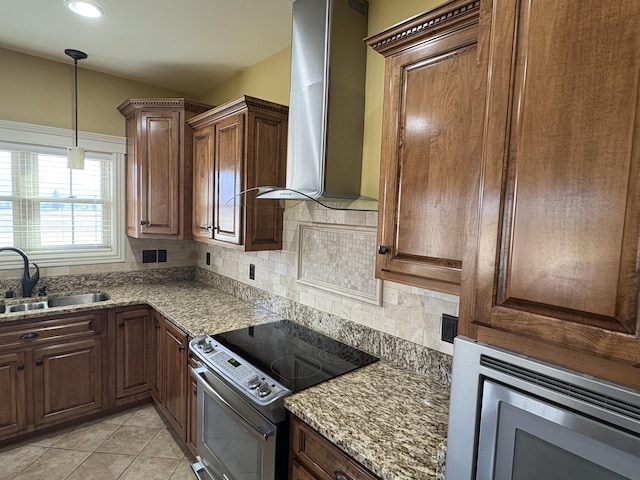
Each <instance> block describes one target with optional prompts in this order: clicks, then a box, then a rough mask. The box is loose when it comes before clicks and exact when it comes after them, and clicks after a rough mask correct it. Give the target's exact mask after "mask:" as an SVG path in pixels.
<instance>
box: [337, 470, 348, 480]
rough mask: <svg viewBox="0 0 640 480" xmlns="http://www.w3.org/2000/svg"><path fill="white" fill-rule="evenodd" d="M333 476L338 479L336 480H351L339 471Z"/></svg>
mask: <svg viewBox="0 0 640 480" xmlns="http://www.w3.org/2000/svg"><path fill="white" fill-rule="evenodd" d="M333 474H334V475H335V477H336V480H349V477H347V476H346V475H345V474H344V473H343V472H340V471H337V472H333Z"/></svg>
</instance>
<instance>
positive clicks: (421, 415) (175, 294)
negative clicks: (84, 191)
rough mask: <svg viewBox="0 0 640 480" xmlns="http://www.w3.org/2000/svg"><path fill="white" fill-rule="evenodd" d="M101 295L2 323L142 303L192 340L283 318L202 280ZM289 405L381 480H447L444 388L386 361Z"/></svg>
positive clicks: (288, 401)
mask: <svg viewBox="0 0 640 480" xmlns="http://www.w3.org/2000/svg"><path fill="white" fill-rule="evenodd" d="M100 291H102V292H104V293H106V294H107V295H109V300H107V301H104V302H100V303H96V304H89V305H78V306H72V307H56V308H50V309H45V310H33V311H30V312H16V313H10V314H4V315H0V325H1V324H2V323H5V322H10V321H20V320H32V319H35V318H38V317H42V316H49V315H51V314H55V313H72V312H82V311H91V310H97V309H102V308H112V307H123V306H129V305H140V304H148V305H150V306H151V307H153V308H154V309H156V310H157V311H158V312H160V313H161V314H162V315H164V316H165V317H166V318H167V319H168V320H169V321H171V322H173V323H175V324H176V325H177V326H178V327H180V328H181V329H182V330H183V331H185V333H187V334H188V335H190V336H191V337H195V336H198V335H204V334H212V333H219V332H224V331H229V330H234V329H237V328H242V327H247V326H250V325H255V324H258V323H264V322H271V321H276V320H280V319H281V318H282V317H281V316H280V315H277V314H275V313H273V312H270V311H268V310H266V309H263V308H259V307H254V306H253V305H252V304H251V303H248V302H245V301H243V300H240V299H238V298H236V297H234V296H232V295H230V294H227V293H224V292H221V291H219V290H216V289H215V288H213V287H211V286H209V285H206V284H204V283H199V282H172V283H159V284H149V285H145V284H129V285H123V286H117V287H107V288H102V289H100ZM74 293H78V292H74ZM82 293H85V292H82ZM23 300H24V299H23ZM34 300H35V299H34ZM285 406H286V407H287V409H289V410H290V411H291V412H292V413H293V414H295V415H297V416H298V417H300V418H301V419H302V420H303V421H305V422H306V423H307V424H309V425H310V426H311V427H312V428H314V429H315V430H317V431H318V432H320V434H322V435H323V436H324V437H326V438H327V439H329V440H330V441H331V442H332V443H334V444H335V445H337V446H338V447H340V448H341V449H343V450H344V451H345V452H347V453H348V454H349V455H351V456H352V457H354V458H355V459H356V460H357V461H358V462H360V463H361V464H362V465H364V466H365V467H366V468H368V469H369V470H371V471H372V472H373V473H375V474H376V475H378V476H380V477H381V478H383V479H384V480H423V479H424V480H426V479H444V459H445V446H446V437H447V421H448V406H449V389H448V387H447V386H445V385H442V384H440V383H438V382H435V381H433V380H430V379H429V378H427V377H425V376H422V375H419V374H416V373H412V372H410V371H408V370H405V369H402V368H399V367H396V366H394V365H392V364H391V363H389V362H387V361H384V360H381V361H379V362H376V363H374V364H372V365H369V366H367V367H364V368H361V369H358V370H356V371H354V372H350V373H348V374H345V375H343V376H341V377H338V378H335V379H333V380H329V381H328V382H325V383H322V384H320V385H317V386H315V387H311V388H309V389H307V390H304V391H302V392H299V393H297V394H294V395H292V396H290V397H288V398H287V399H286V401H285Z"/></svg>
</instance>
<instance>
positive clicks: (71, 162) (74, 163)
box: [64, 48, 87, 170]
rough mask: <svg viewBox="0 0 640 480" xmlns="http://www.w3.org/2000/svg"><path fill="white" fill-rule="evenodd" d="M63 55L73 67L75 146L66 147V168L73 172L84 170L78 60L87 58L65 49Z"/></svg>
mask: <svg viewBox="0 0 640 480" xmlns="http://www.w3.org/2000/svg"><path fill="white" fill-rule="evenodd" d="M64 53H65V54H66V55H69V56H70V57H71V58H73V66H74V92H75V100H74V105H75V115H74V121H75V130H76V144H75V146H74V147H67V168H72V169H74V170H84V153H85V150H84V148H82V147H79V146H78V60H83V59H85V58H87V54H86V53H84V52H81V51H80V50H74V49H72V48H67V49H66V50H65V51H64Z"/></svg>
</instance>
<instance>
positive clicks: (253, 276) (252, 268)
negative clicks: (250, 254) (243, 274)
mask: <svg viewBox="0 0 640 480" xmlns="http://www.w3.org/2000/svg"><path fill="white" fill-rule="evenodd" d="M255 279H256V266H255V265H254V264H253V263H250V264H249V280H255Z"/></svg>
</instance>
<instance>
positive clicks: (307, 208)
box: [196, 202, 459, 354]
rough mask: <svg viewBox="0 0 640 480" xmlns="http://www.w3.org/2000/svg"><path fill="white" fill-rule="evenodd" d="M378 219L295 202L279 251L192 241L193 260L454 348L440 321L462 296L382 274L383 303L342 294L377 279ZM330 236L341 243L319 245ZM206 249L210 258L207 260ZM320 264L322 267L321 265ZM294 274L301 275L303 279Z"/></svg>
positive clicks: (357, 319)
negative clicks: (252, 274)
mask: <svg viewBox="0 0 640 480" xmlns="http://www.w3.org/2000/svg"><path fill="white" fill-rule="evenodd" d="M376 225H377V212H362V211H350V210H331V209H327V208H325V207H323V206H321V205H318V204H316V203H314V202H300V203H298V204H295V205H294V206H288V207H287V209H286V210H285V221H284V232H283V248H282V250H281V251H268V252H242V251H238V250H234V249H229V248H224V247H218V246H215V245H206V244H200V243H197V244H196V265H197V266H198V267H200V268H202V269H204V270H207V271H211V272H214V273H216V274H219V275H223V276H225V277H229V278H231V279H233V280H237V281H238V282H242V283H245V284H247V285H250V286H253V287H256V288H259V289H261V290H264V291H266V292H268V293H271V294H275V295H277V296H280V297H284V298H285V299H288V300H291V301H293V302H298V303H300V304H302V305H305V306H308V307H312V308H314V309H317V310H320V311H322V312H326V313H329V314H332V315H335V316H337V317H341V318H344V319H347V320H351V321H352V322H354V323H357V324H360V325H364V326H366V327H369V328H371V329H374V330H377V331H380V332H383V333H385V334H389V335H392V336H396V337H399V338H401V339H404V340H408V341H410V342H413V343H415V344H418V345H420V346H424V347H428V348H431V349H433V350H437V351H439V352H442V353H446V354H452V353H453V346H452V345H451V344H449V343H445V342H442V341H441V340H440V322H441V316H442V314H443V313H446V314H449V315H454V316H457V315H458V307H459V297H457V296H455V295H448V294H444V293H439V292H434V291H429V290H424V289H420V288H416V287H410V286H406V285H402V284H398V283H394V282H387V281H385V282H384V287H383V289H382V291H383V293H382V304H381V305H377V304H375V302H371V301H369V302H367V301H363V299H362V298H358V295H348V294H347V293H348V290H349V289H351V290H352V291H353V292H359V293H362V292H368V293H369V296H371V292H372V291H373V289H372V285H375V284H376V281H375V279H374V277H373V270H372V268H373V263H374V262H375V255H376V253H375V234H373V236H372V235H371V233H372V232H375V227H376ZM301 232H302V234H301ZM367 232H369V233H367ZM301 235H302V240H301V238H300V237H301ZM309 235H310V236H309ZM331 241H335V242H341V245H339V246H336V247H340V248H336V249H335V250H333V251H332V252H331V254H327V252H322V251H318V250H319V249H321V248H322V245H326V244H327V243H326V242H331ZM207 253H210V258H211V265H206V254H207ZM250 264H254V265H255V280H250V279H249V265H250ZM320 264H322V265H323V266H322V267H321V268H319V269H318V265H320ZM312 270H313V272H311V271H312ZM367 270H368V271H369V272H370V273H367ZM356 271H357V273H356V274H354V272H356ZM299 277H303V278H302V281H301V280H300V279H299ZM309 278H311V279H312V280H310V281H309ZM305 279H306V280H307V281H305ZM314 282H315V283H316V285H313V283H314Z"/></svg>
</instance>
